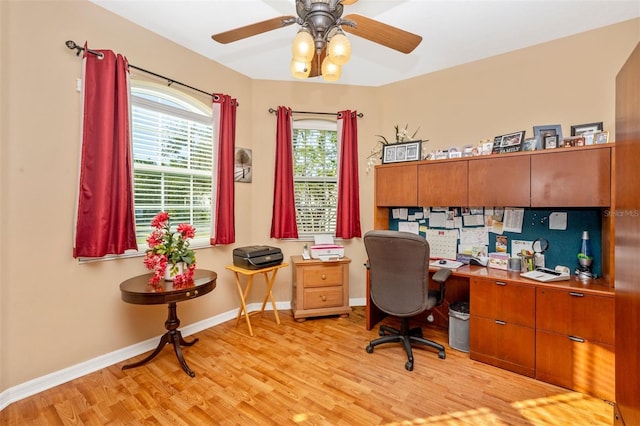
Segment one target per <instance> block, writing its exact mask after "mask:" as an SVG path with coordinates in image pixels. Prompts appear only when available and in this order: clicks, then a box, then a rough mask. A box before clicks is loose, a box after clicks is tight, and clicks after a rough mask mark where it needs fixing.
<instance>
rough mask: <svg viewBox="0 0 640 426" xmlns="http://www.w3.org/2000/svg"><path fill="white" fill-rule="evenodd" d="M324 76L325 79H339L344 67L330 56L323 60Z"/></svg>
mask: <svg viewBox="0 0 640 426" xmlns="http://www.w3.org/2000/svg"><path fill="white" fill-rule="evenodd" d="M321 70H322V78H323V79H324V80H325V81H337V80H339V79H340V75H341V74H342V67H341V66H340V65H338V64H336V63H335V62H333V61H332V60H331V58H330V57H329V56H327V57H325V58H324V60H323V61H322V68H321Z"/></svg>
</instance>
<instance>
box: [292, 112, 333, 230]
mask: <svg viewBox="0 0 640 426" xmlns="http://www.w3.org/2000/svg"><path fill="white" fill-rule="evenodd" d="M293 180H294V193H295V199H296V220H297V225H298V234H299V235H305V234H306V235H313V234H319V233H335V229H336V209H337V202H338V133H337V124H336V122H332V121H322V120H297V121H294V122H293Z"/></svg>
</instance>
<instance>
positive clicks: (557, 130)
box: [533, 124, 562, 149]
mask: <svg viewBox="0 0 640 426" xmlns="http://www.w3.org/2000/svg"><path fill="white" fill-rule="evenodd" d="M533 136H535V137H536V140H537V141H538V144H537V145H536V149H547V146H546V145H545V143H544V138H545V137H547V136H557V139H556V141H561V140H562V127H561V126H560V125H559V124H545V125H544V126H533Z"/></svg>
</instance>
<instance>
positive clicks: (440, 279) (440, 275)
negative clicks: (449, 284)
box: [431, 268, 451, 284]
mask: <svg viewBox="0 0 640 426" xmlns="http://www.w3.org/2000/svg"><path fill="white" fill-rule="evenodd" d="M450 275H451V269H447V268H440V269H439V270H438V272H436V273H434V274H433V276H432V277H431V279H432V280H433V281H435V282H437V283H440V284H444V282H445V281H446V280H447V278H449V276H450Z"/></svg>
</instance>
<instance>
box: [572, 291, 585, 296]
mask: <svg viewBox="0 0 640 426" xmlns="http://www.w3.org/2000/svg"><path fill="white" fill-rule="evenodd" d="M569 294H570V295H571V296H574V297H584V293H577V292H575V291H570V292H569Z"/></svg>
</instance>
